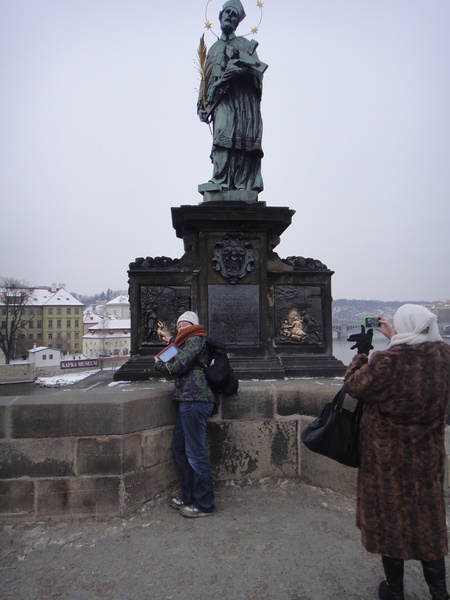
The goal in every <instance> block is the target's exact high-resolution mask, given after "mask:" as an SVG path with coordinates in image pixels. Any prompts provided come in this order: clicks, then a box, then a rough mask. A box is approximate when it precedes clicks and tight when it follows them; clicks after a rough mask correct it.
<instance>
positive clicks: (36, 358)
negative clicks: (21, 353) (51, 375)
mask: <svg viewBox="0 0 450 600" xmlns="http://www.w3.org/2000/svg"><path fill="white" fill-rule="evenodd" d="M28 362H29V363H30V364H31V365H35V366H36V367H59V364H60V362H61V350H58V349H56V348H47V347H46V346H39V347H38V348H36V347H35V348H32V349H31V350H28Z"/></svg>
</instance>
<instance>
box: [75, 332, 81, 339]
mask: <svg viewBox="0 0 450 600" xmlns="http://www.w3.org/2000/svg"><path fill="white" fill-rule="evenodd" d="M79 337H80V334H79V333H78V331H76V332H75V339H76V340H77V339H78V338H79Z"/></svg>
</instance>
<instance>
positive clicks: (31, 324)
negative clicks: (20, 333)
mask: <svg viewBox="0 0 450 600" xmlns="http://www.w3.org/2000/svg"><path fill="white" fill-rule="evenodd" d="M28 327H29V328H30V329H34V323H33V321H30V323H29V325H28Z"/></svg>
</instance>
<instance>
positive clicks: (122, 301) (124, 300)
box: [106, 294, 130, 306]
mask: <svg viewBox="0 0 450 600" xmlns="http://www.w3.org/2000/svg"><path fill="white" fill-rule="evenodd" d="M110 304H130V303H129V301H128V298H127V297H126V296H125V295H124V294H120V296H116V297H115V298H113V299H112V300H110V301H109V302H107V303H106V306H109V305H110Z"/></svg>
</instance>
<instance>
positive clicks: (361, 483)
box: [345, 342, 450, 560]
mask: <svg viewBox="0 0 450 600" xmlns="http://www.w3.org/2000/svg"><path fill="white" fill-rule="evenodd" d="M345 380H346V382H347V391H348V393H349V394H350V395H351V396H353V397H355V398H362V399H363V400H364V401H365V403H366V404H365V409H364V414H363V417H362V419H361V439H360V444H361V465H360V468H359V471H358V489H357V514H356V524H357V526H358V527H359V528H360V530H361V539H362V543H363V545H364V547H365V548H366V550H368V551H369V552H375V553H377V554H381V555H382V556H390V557H393V558H403V559H418V560H436V559H439V558H442V557H443V556H445V555H446V554H447V553H448V544H447V527H446V519H445V503H444V492H443V482H444V465H445V447H444V429H445V421H446V414H447V404H448V401H449V393H450V346H449V345H448V344H446V343H444V342H426V343H422V344H415V345H412V346H408V345H405V344H402V345H396V346H392V347H391V348H390V349H388V350H384V351H381V352H375V353H374V354H373V356H372V357H371V360H370V361H369V362H367V357H366V356H365V355H362V354H358V355H356V356H355V358H354V359H353V361H352V363H351V364H350V366H349V368H348V369H347V372H346V374H345Z"/></svg>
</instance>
